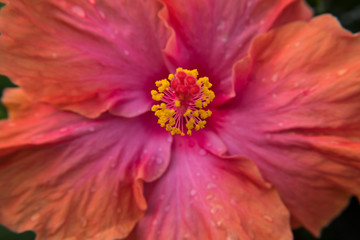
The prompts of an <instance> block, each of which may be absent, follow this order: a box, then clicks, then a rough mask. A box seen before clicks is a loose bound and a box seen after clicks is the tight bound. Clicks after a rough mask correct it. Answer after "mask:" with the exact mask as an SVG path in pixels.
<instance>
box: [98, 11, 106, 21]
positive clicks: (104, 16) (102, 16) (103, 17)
mask: <svg viewBox="0 0 360 240" xmlns="http://www.w3.org/2000/svg"><path fill="white" fill-rule="evenodd" d="M99 15H100V17H101V18H102V19H106V15H105V13H104V12H103V11H99Z"/></svg>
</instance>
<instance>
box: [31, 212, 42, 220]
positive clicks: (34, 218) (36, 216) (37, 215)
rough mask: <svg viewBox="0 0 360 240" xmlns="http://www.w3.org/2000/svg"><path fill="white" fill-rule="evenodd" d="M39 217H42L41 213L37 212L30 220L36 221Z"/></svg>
mask: <svg viewBox="0 0 360 240" xmlns="http://www.w3.org/2000/svg"><path fill="white" fill-rule="evenodd" d="M39 217H40V214H38V213H36V214H34V215H32V216H31V218H30V220H31V221H36V220H37V219H39Z"/></svg>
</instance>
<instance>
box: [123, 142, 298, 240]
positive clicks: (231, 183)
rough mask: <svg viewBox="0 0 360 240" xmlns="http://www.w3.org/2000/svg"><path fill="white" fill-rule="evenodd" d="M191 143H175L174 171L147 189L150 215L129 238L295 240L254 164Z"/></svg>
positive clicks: (274, 194) (285, 216)
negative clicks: (223, 155)
mask: <svg viewBox="0 0 360 240" xmlns="http://www.w3.org/2000/svg"><path fill="white" fill-rule="evenodd" d="M192 140H193V139H187V138H183V137H178V138H175V142H174V145H173V148H172V153H173V154H172V159H171V163H170V166H169V169H168V170H167V172H166V173H165V175H164V176H163V177H161V178H160V179H159V180H158V181H156V182H154V183H151V184H147V185H146V186H145V191H146V198H147V199H148V201H149V210H148V212H147V213H146V216H145V217H144V218H143V219H142V220H141V221H140V222H139V223H138V225H137V226H136V227H135V230H134V232H133V233H132V234H131V235H130V237H129V238H128V239H131V240H138V239H142V240H155V239H209V240H212V239H229V240H230V239H231V240H235V239H268V240H271V239H274V240H279V239H284V240H285V239H292V236H291V231H290V226H289V215H288V211H287V209H286V208H285V207H284V205H283V203H282V202H281V200H280V198H279V197H278V194H277V192H276V191H275V190H274V189H273V188H272V187H271V186H270V185H269V184H268V183H265V182H264V180H263V179H262V177H261V176H260V174H259V172H258V170H257V168H256V166H255V165H254V164H253V163H252V162H251V161H250V160H248V159H245V158H240V157H229V158H222V157H218V156H216V155H212V154H211V153H209V152H207V151H206V150H204V149H203V148H201V147H200V145H198V144H197V143H195V144H194V143H193V142H192ZM189 141H190V142H189ZM189 144H190V145H189Z"/></svg>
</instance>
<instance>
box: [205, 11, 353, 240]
mask: <svg viewBox="0 0 360 240" xmlns="http://www.w3.org/2000/svg"><path fill="white" fill-rule="evenodd" d="M355 52H360V37H359V36H358V35H352V34H351V33H349V32H347V31H345V30H343V29H342V28H341V26H340V25H339V23H338V22H337V21H336V20H335V18H333V17H331V16H327V15H325V16H321V17H317V18H315V19H313V20H312V21H311V22H310V24H306V23H303V22H297V23H293V24H289V25H287V26H285V27H281V28H279V29H277V30H275V31H271V32H269V33H267V34H265V35H262V36H260V37H258V38H257V39H256V40H255V42H254V43H253V45H252V47H251V50H250V53H249V56H248V57H246V58H245V59H243V60H242V61H240V62H238V63H237V66H236V68H235V69H236V72H237V73H238V74H237V84H236V85H237V89H238V91H237V94H238V95H237V99H236V103H235V101H234V103H233V104H229V105H227V106H226V107H224V108H223V109H222V110H221V111H220V112H219V114H218V115H217V116H221V117H219V118H218V119H217V121H218V122H217V125H216V131H217V132H218V134H219V136H221V138H222V139H223V141H224V142H225V143H226V145H227V148H228V150H229V153H231V154H240V155H244V156H247V157H249V158H251V159H253V160H254V161H255V162H256V164H257V165H258V166H259V168H260V171H261V172H262V174H263V175H264V177H265V178H266V179H267V180H269V181H271V182H272V183H273V184H274V185H275V186H276V188H277V189H278V190H279V193H280V196H281V197H282V199H283V200H284V202H285V204H286V205H287V207H288V208H289V210H290V212H291V213H292V215H293V217H294V218H295V219H296V220H297V221H299V222H300V223H301V224H303V225H305V226H306V227H307V228H308V229H310V230H311V231H312V232H313V233H314V234H318V233H319V231H320V229H321V228H322V227H323V226H325V225H326V224H328V223H329V221H330V220H331V219H333V218H334V216H336V215H337V214H339V213H340V211H341V210H342V209H343V208H344V206H345V205H346V204H347V202H348V197H349V196H350V195H352V194H355V195H357V196H358V197H360V188H359V186H360V114H359V113H360V87H359V86H360V70H359V66H360V57H359V55H358V54H354V53H355ZM246 69H247V70H246ZM240 73H242V74H240ZM244 73H247V74H244ZM225 110H226V111H225ZM214 115H215V113H214ZM221 123H222V124H221ZM210 125H211V124H210ZM213 127H215V125H214V124H213Z"/></svg>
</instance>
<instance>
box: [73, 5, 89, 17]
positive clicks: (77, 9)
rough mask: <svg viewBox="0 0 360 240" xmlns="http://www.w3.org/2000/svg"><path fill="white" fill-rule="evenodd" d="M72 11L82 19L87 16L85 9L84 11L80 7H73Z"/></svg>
mask: <svg viewBox="0 0 360 240" xmlns="http://www.w3.org/2000/svg"><path fill="white" fill-rule="evenodd" d="M71 11H72V12H73V13H75V14H76V15H77V16H78V17H81V18H84V17H85V15H86V14H85V11H84V9H82V8H81V7H79V6H73V7H72V8H71Z"/></svg>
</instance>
